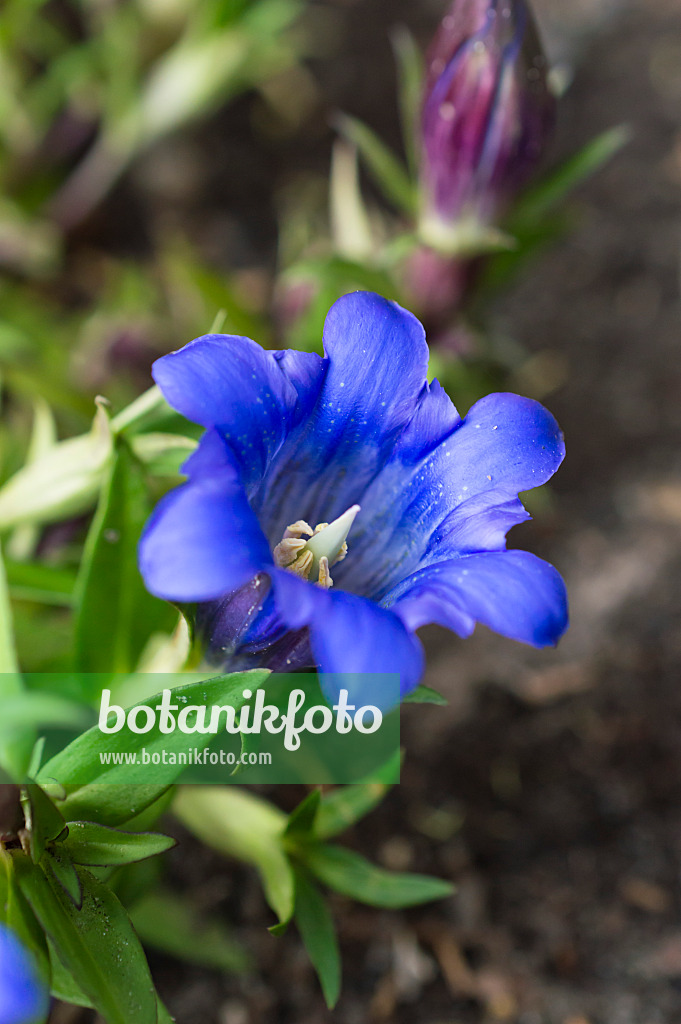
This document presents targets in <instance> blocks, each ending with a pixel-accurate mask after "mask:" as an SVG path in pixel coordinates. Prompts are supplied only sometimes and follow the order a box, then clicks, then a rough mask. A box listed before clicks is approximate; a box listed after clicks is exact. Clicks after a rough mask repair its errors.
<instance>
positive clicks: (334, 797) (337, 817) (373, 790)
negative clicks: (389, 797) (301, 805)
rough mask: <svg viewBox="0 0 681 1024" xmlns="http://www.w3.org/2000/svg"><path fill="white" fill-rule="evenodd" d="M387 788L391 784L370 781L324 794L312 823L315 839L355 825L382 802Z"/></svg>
mask: <svg viewBox="0 0 681 1024" xmlns="http://www.w3.org/2000/svg"><path fill="white" fill-rule="evenodd" d="M390 786H391V784H390V783H383V782H369V783H364V784H362V785H357V786H338V788H337V789H334V790H332V791H331V792H330V793H325V794H324V796H323V797H322V801H321V804H320V807H319V813H318V814H317V821H316V824H315V830H314V831H315V836H316V837H317V839H330V838H331V837H332V836H335V835H338V833H339V832H344V831H345V829H346V828H349V826H350V825H354V824H355V822H356V821H359V820H360V818H363V817H364V816H365V815H366V814H368V813H369V811H372V810H373V809H374V807H376V806H377V805H378V804H379V803H380V802H381V800H382V799H383V797H384V796H385V794H386V793H387V792H388V790H389V789H390Z"/></svg>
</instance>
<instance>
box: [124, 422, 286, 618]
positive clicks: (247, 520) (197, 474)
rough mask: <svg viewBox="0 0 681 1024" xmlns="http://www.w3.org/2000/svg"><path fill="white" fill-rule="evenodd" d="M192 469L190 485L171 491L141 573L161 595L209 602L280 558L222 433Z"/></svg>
mask: <svg viewBox="0 0 681 1024" xmlns="http://www.w3.org/2000/svg"><path fill="white" fill-rule="evenodd" d="M185 469H186V470H187V471H188V472H189V473H190V474H191V475H190V479H189V482H188V483H186V484H183V485H182V486H181V487H178V488H176V489H175V490H174V491H171V492H170V494H168V495H166V497H165V498H164V499H163V500H162V501H161V502H160V503H159V504H158V505H157V507H156V509H155V511H154V513H153V515H152V517H151V519H150V520H149V522H148V523H147V525H146V527H145V529H144V533H143V534H142V538H141V540H140V546H139V565H140V571H141V573H142V576H143V577H144V582H145V584H146V586H147V588H148V589H149V590H150V591H151V593H152V594H156V596H157V597H163V598H165V599H166V600H170V601H208V600H212V599H214V598H217V597H220V596H221V595H222V594H224V593H226V592H227V591H232V590H236V589H238V588H239V587H241V586H243V584H245V583H246V582H248V580H250V579H251V578H252V577H253V576H255V575H256V573H258V572H259V571H260V570H261V569H263V568H266V567H267V566H269V565H271V562H272V556H271V554H270V549H269V545H268V543H267V540H266V539H265V537H264V536H263V533H262V531H261V529H260V527H259V525H258V521H257V519H256V517H255V515H254V514H253V512H252V510H251V507H250V505H249V504H248V500H247V498H246V494H245V491H244V489H243V485H242V483H241V479H240V474H239V470H238V468H237V466H236V464H235V460H234V456H233V453H232V452H231V451H230V449H229V447H228V445H226V444H225V443H224V441H222V440H221V438H220V437H219V436H218V435H217V434H216V432H215V431H209V432H208V433H207V434H206V435H204V438H203V439H202V441H201V444H200V445H199V448H198V449H197V451H196V452H195V453H194V454H193V455H192V456H191V457H190V459H189V460H188V461H187V463H186V464H185Z"/></svg>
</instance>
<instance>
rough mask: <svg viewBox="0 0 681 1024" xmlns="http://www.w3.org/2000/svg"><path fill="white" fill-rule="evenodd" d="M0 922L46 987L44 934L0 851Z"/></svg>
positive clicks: (9, 860) (47, 971)
mask: <svg viewBox="0 0 681 1024" xmlns="http://www.w3.org/2000/svg"><path fill="white" fill-rule="evenodd" d="M0 922H2V923H3V924H5V925H7V927H8V928H11V929H12V931H13V932H14V933H15V934H16V935H18V937H19V939H20V940H21V942H22V943H23V945H24V946H25V947H26V949H28V950H29V951H30V952H31V953H32V955H33V959H34V961H35V964H36V967H37V969H38V974H39V976H40V977H41V978H42V979H43V980H44V981H45V983H46V984H47V983H48V982H49V980H50V963H49V959H48V954H47V943H46V940H45V933H44V931H43V930H42V928H41V927H40V925H39V924H38V922H37V920H36V917H35V914H34V913H33V911H32V910H31V908H30V906H29V905H28V903H27V902H26V900H25V899H24V896H23V895H22V893H21V890H20V889H19V886H18V885H17V883H16V879H15V875H14V862H13V860H12V857H11V856H10V854H9V853H7V852H6V851H5V850H4V849H2V847H0Z"/></svg>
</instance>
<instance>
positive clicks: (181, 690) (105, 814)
mask: <svg viewBox="0 0 681 1024" xmlns="http://www.w3.org/2000/svg"><path fill="white" fill-rule="evenodd" d="M268 675H269V672H268V671H267V670H266V669H256V670H252V671H249V672H235V673H232V674H231V675H227V676H217V677H216V678H215V679H206V680H200V681H199V682H192V683H188V684H187V685H186V686H179V687H177V688H176V689H174V690H173V701H174V702H175V703H182V704H208V705H211V704H219V705H221V706H224V705H232V706H233V707H235V708H239V707H241V705H242V704H243V703H244V697H243V690H244V689H246V688H250V689H251V690H257V689H258V687H259V686H261V685H262V684H263V682H264V680H265V679H266V678H267V677H268ZM161 696H162V695H161V694H156V695H155V696H154V697H150V698H148V699H147V700H145V701H144V702H143V703H144V704H146V705H148V706H155V705H156V704H158V703H160V701H161ZM195 745H196V737H195V735H194V734H193V733H184V732H181V731H180V730H179V729H178V730H175V732H173V733H170V734H165V733H162V732H161V731H160V729H159V726H158V722H157V724H156V726H155V727H154V729H152V730H151V731H150V732H147V733H131V732H130V731H129V730H127V729H124V730H121V732H117V733H111V734H105V733H102V732H101V731H100V729H99V727H98V726H95V727H94V728H92V729H89V730H88V732H86V733H83V734H82V735H81V736H78V737H77V738H76V739H75V740H74V741H73V742H72V743H70V744H69V745H68V747H66V748H65V749H64V750H62V751H60V752H59V753H58V754H56V755H55V756H54V757H53V758H52V759H51V760H50V761H49V762H48V763H47V764H46V765H45V766H44V767H43V768H42V769H41V772H40V775H39V777H38V778H39V781H40V782H41V783H43V784H45V785H47V784H49V783H50V782H57V783H58V784H59V785H60V786H62V787H64V788H65V790H66V798H65V801H64V803H63V804H60V810H61V811H62V813H63V815H64V817H65V818H66V820H67V821H69V820H71V821H98V822H99V823H100V824H103V825H120V824H122V823H123V822H125V821H129V820H130V819H131V818H134V817H135V816H136V815H138V814H139V813H140V812H141V811H143V810H144V809H145V808H146V807H148V806H149V805H150V804H152V803H153V802H154V801H155V800H157V799H158V798H159V797H161V796H162V795H163V793H165V792H166V790H167V788H168V785H170V784H171V783H172V782H174V780H175V778H177V777H178V776H179V775H180V774H181V773H182V771H183V766H182V765H180V764H178V765H175V766H171V765H166V766H164V775H163V784H161V783H159V784H158V785H154V784H152V783H147V782H146V781H145V780H146V779H148V778H149V769H148V768H147V767H146V766H145V765H138V766H131V765H115V764H102V762H101V759H100V754H101V753H121V754H123V753H129V754H136V753H139V752H140V751H141V750H142V748H143V747H145V748H146V750H147V753H149V754H150V755H152V754H153V753H155V752H159V753H160V752H161V751H163V750H166V751H168V753H171V752H172V753H175V754H179V753H182V752H186V751H188V750H191V749H193V747H194V746H195ZM137 778H138V779H139V784H137V785H136V784H135V779H137ZM84 779H86V780H88V781H87V782H84V781H83V780H84ZM102 783H107V785H102ZM112 784H113V785H112Z"/></svg>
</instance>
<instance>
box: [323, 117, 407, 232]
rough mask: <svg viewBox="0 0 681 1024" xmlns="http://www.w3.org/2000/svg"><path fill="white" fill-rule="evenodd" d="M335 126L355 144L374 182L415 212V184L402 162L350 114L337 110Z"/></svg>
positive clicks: (391, 197) (400, 206)
mask: <svg viewBox="0 0 681 1024" xmlns="http://www.w3.org/2000/svg"><path fill="white" fill-rule="evenodd" d="M338 130H339V131H340V133H341V135H343V136H344V137H345V138H346V139H347V140H348V141H349V142H352V143H353V145H355V146H357V149H358V150H359V152H360V153H361V155H362V157H363V158H364V161H365V163H366V165H367V167H368V168H369V170H370V171H371V173H372V175H373V177H374V178H375V179H376V182H377V184H378V185H379V186H380V187H381V188H382V190H383V191H384V193H385V195H386V196H387V198H388V199H390V200H391V202H393V203H394V204H395V206H397V207H398V209H400V210H404V212H405V213H411V214H413V213H415V212H416V208H417V195H416V188H415V186H414V184H413V182H412V181H411V179H410V177H409V175H408V174H407V171H406V170H405V168H404V166H403V164H402V163H401V162H400V161H399V160H398V159H397V157H396V156H395V154H394V153H393V152H392V151H391V150H390V149H389V148H388V147H387V146H386V144H385V143H384V142H383V140H382V139H379V137H378V135H376V133H375V132H374V131H372V129H371V128H369V127H368V125H366V124H363V123H362V122H361V121H358V120H357V119H356V118H354V117H349V116H348V115H347V114H340V115H339V117H338Z"/></svg>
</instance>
